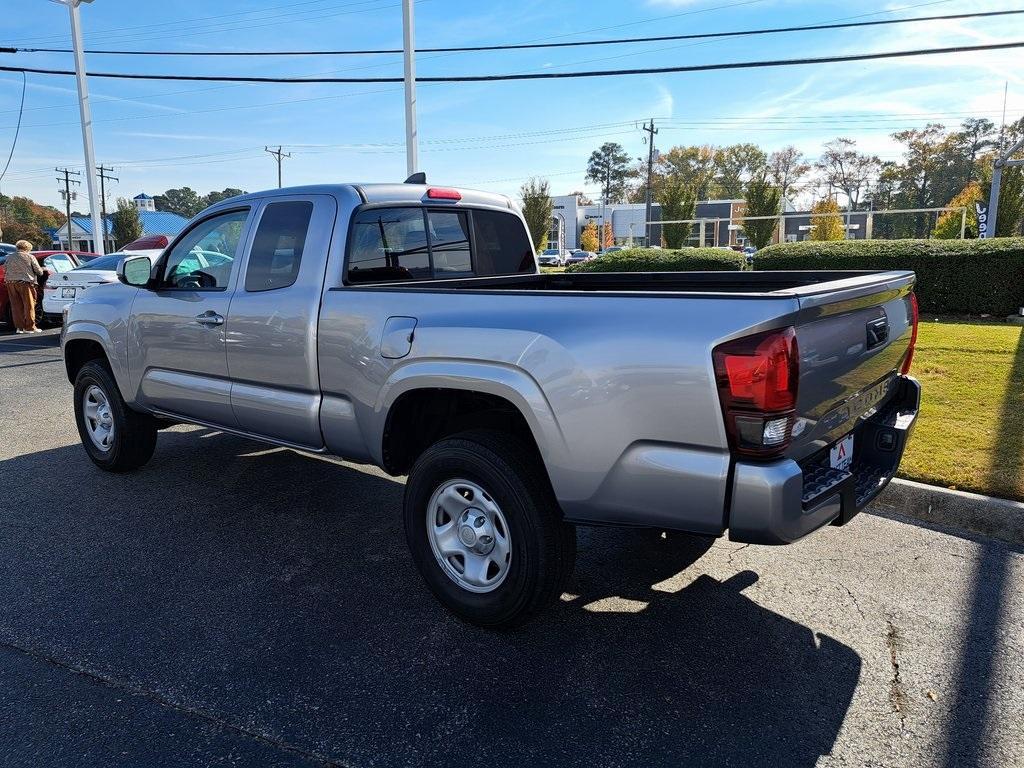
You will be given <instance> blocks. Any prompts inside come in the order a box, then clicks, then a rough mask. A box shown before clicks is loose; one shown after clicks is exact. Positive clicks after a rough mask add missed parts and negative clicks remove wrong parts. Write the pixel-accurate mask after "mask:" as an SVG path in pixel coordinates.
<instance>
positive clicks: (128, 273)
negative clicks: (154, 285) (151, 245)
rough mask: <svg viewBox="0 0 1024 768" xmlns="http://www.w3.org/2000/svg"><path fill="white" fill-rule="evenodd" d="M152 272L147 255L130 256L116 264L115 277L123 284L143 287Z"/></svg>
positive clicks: (147, 283)
mask: <svg viewBox="0 0 1024 768" xmlns="http://www.w3.org/2000/svg"><path fill="white" fill-rule="evenodd" d="M152 273H153V264H152V262H150V260H149V257H148V256H132V257H129V258H127V259H125V260H124V261H122V262H121V263H120V264H118V265H117V279H118V280H120V281H121V282H122V283H124V284H125V285H132V286H135V287H136V288H145V287H146V286H147V285H149V279H150V277H151V275H152Z"/></svg>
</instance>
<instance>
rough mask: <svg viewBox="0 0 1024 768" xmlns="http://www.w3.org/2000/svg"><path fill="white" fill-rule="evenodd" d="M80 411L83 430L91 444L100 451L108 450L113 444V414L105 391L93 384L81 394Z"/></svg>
mask: <svg viewBox="0 0 1024 768" xmlns="http://www.w3.org/2000/svg"><path fill="white" fill-rule="evenodd" d="M82 412H83V414H84V416H85V431H86V433H87V434H88V435H89V439H90V440H92V443H93V445H95V446H96V447H97V448H99V449H100V450H101V451H109V450H110V446H111V445H113V444H114V414H113V413H112V412H111V410H110V400H109V399H108V398H107V395H106V393H105V392H104V391H103V390H102V389H100V388H99V387H97V386H96V385H95V384H93V385H92V386H90V387H89V388H88V389H87V390H85V394H84V395H82Z"/></svg>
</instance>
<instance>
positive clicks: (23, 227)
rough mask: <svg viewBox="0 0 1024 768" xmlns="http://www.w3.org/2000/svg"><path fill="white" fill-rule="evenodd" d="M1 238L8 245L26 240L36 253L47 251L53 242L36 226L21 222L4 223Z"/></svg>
mask: <svg viewBox="0 0 1024 768" xmlns="http://www.w3.org/2000/svg"><path fill="white" fill-rule="evenodd" d="M3 236H4V238H6V240H7V242H9V243H16V242H18V241H19V240H28V241H29V242H30V243H32V247H33V248H34V249H35V250H37V251H45V250H48V249H49V248H50V244H51V243H52V242H53V241H52V240H51V239H50V236H49V235H48V234H46V233H45V232H44V231H43V230H42V229H41V228H40V227H39V225H38V224H31V223H25V222H21V221H5V222H4V224H3Z"/></svg>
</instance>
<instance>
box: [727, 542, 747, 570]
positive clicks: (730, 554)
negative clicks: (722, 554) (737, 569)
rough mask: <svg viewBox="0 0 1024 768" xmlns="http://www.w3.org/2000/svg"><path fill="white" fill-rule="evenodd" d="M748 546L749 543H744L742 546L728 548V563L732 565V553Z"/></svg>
mask: <svg viewBox="0 0 1024 768" xmlns="http://www.w3.org/2000/svg"><path fill="white" fill-rule="evenodd" d="M749 546H750V545H749V544H744V545H743V546H740V547H736V548H735V549H731V550H729V554H728V556H727V561H728V563H729V565H732V556H733V555H735V554H736V553H737V552H742V551H743V550H744V549H746V548H747V547H749Z"/></svg>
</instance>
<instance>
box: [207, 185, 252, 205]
mask: <svg viewBox="0 0 1024 768" xmlns="http://www.w3.org/2000/svg"><path fill="white" fill-rule="evenodd" d="M244 194H245V190H244V189H236V188H235V187H225V188H224V190H223V191H221V192H211V193H210V194H208V195H207V196H206V197H204V198H203V207H204V208H209V207H210V206H211V205H213V204H215V203H219V202H220V201H221V200H227V199H228V198H229V197H237V196H238V195H244Z"/></svg>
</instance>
